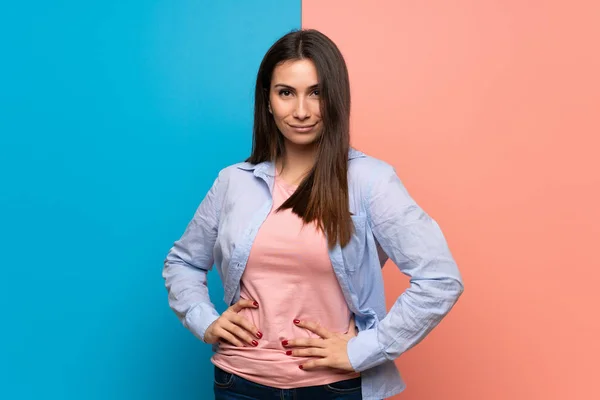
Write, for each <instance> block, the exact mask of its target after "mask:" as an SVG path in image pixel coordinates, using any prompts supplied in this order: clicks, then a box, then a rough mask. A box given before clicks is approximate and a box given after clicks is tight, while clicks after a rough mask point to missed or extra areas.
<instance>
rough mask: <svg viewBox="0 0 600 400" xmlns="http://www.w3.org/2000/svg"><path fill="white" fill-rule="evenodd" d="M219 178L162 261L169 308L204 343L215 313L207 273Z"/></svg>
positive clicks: (217, 209)
mask: <svg viewBox="0 0 600 400" xmlns="http://www.w3.org/2000/svg"><path fill="white" fill-rule="evenodd" d="M220 186H221V178H217V179H216V180H215V182H214V183H213V185H212V187H211V188H210V190H209V192H208V193H207V194H206V196H205V197H204V199H203V200H202V202H201V203H200V205H199V207H198V208H197V210H196V212H195V214H194V217H193V219H192V220H191V221H190V223H189V224H188V226H187V228H186V230H185V232H184V233H183V236H182V237H181V238H180V239H179V240H178V241H176V242H175V243H174V245H173V247H172V248H171V249H170V251H169V253H168V254H167V257H166V259H165V261H164V266H163V271H162V276H163V278H164V280H165V286H166V288H167V292H168V298H169V306H170V307H171V309H172V310H173V311H174V312H175V314H176V315H177V317H178V318H179V320H180V321H181V322H182V323H183V325H184V326H185V327H186V328H187V329H189V330H190V331H191V332H192V333H193V334H194V335H195V336H196V337H197V338H199V339H200V340H202V341H203V342H204V334H205V332H206V329H207V328H208V327H209V326H210V324H212V323H213V322H214V321H215V320H216V319H217V318H219V313H218V312H217V310H216V309H215V306H214V305H213V304H212V302H211V301H210V296H209V293H208V286H207V273H208V271H210V269H211V268H212V265H213V263H214V258H213V249H214V245H215V241H216V239H217V230H218V221H219V212H220V207H221V203H222V201H221V200H220V193H219V192H220V191H219V188H220Z"/></svg>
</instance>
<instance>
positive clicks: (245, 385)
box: [213, 367, 362, 400]
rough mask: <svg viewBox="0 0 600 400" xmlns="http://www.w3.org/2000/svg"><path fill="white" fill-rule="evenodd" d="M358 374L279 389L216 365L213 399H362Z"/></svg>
mask: <svg viewBox="0 0 600 400" xmlns="http://www.w3.org/2000/svg"><path fill="white" fill-rule="evenodd" d="M360 384H361V379H360V377H358V378H354V379H348V380H345V381H340V382H335V383H331V384H329V385H321V386H308V387H301V388H296V389H278V388H274V387H270V386H264V385H259V384H258V383H254V382H250V381H248V380H246V379H244V378H242V377H239V376H237V375H234V374H230V373H229V372H225V371H223V370H222V369H220V368H218V367H215V383H214V385H213V386H214V391H215V400H361V399H362V394H361V388H360V386H361V385H360Z"/></svg>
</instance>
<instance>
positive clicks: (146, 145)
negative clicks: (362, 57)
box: [0, 0, 301, 400]
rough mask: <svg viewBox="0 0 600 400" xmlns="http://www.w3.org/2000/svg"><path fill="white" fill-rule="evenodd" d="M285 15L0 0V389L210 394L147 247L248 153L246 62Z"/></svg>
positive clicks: (156, 245)
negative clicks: (224, 170) (1, 1)
mask: <svg viewBox="0 0 600 400" xmlns="http://www.w3.org/2000/svg"><path fill="white" fill-rule="evenodd" d="M300 12H301V10H300V0H293V1H290V0H286V1H281V0H271V1H267V0H253V1H242V0H239V1H211V2H209V1H173V0H163V1H148V0H145V1H141V0H131V1H126V0H125V1H123V0H121V1H116V0H104V1H74V0H65V1H53V2H42V1H33V2H31V1H30V2H12V3H7V4H6V5H3V6H2V10H1V11H0V57H1V62H0V251H1V253H0V254H1V255H2V260H3V263H2V279H0V282H1V288H0V289H1V290H0V292H1V294H0V296H1V298H0V300H1V304H2V312H3V318H2V320H3V323H2V329H1V331H0V335H1V336H2V337H1V339H2V340H1V341H0V343H1V344H0V352H1V353H0V398H6V399H8V398H11V399H12V398H14V399H78V400H80V399H107V398H109V396H110V398H113V399H127V400H131V399H173V398H181V399H183V398H189V399H208V398H211V396H212V370H211V364H210V361H209V356H210V348H209V347H208V346H206V345H203V344H202V343H200V342H199V341H198V340H196V339H195V338H194V337H193V335H192V334H191V333H189V332H188V331H186V330H185V329H184V328H183V327H182V326H181V325H180V323H179V322H178V321H177V319H176V317H175V315H174V314H173V313H172V312H171V311H170V309H169V308H168V305H167V295H166V290H165V289H164V284H163V280H162V277H161V269H162V261H163V259H164V257H165V255H166V252H167V251H168V249H169V248H170V246H171V245H172V243H173V241H174V240H176V239H177V238H178V237H179V235H180V234H181V233H182V232H183V229H184V228H185V225H186V224H187V222H188V221H189V219H190V218H191V217H192V215H193V212H194V210H195V208H196V207H197V205H198V203H199V202H200V200H201V199H202V197H203V196H204V194H205V192H206V191H207V190H208V188H209V186H210V184H211V183H212V181H213V179H214V178H215V177H216V174H217V172H218V170H219V169H221V168H222V167H224V166H226V165H228V164H231V163H234V162H237V161H241V160H242V159H244V158H245V157H246V156H247V155H248V154H249V150H250V143H251V142H250V140H251V121H252V93H253V81H254V77H255V74H256V70H257V68H258V64H259V62H260V59H261V58H262V56H263V54H264V52H265V51H266V50H267V48H268V47H269V46H270V45H271V43H272V42H273V41H274V40H276V39H277V38H278V37H279V36H281V35H283V34H284V33H286V32H288V31H290V30H291V29H295V28H299V27H300ZM210 278H212V279H211V280H212V282H211V292H212V295H213V299H214V300H215V302H216V303H217V304H218V305H219V307H220V309H223V307H224V304H223V303H222V300H221V297H222V289H221V288H220V282H219V281H218V277H217V275H216V273H215V272H214V271H213V272H211V275H210Z"/></svg>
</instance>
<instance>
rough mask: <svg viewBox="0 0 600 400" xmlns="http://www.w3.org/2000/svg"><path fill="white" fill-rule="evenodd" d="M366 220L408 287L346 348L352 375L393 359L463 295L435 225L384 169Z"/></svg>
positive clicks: (370, 199)
mask: <svg viewBox="0 0 600 400" xmlns="http://www.w3.org/2000/svg"><path fill="white" fill-rule="evenodd" d="M368 218H369V223H370V225H371V228H372V230H373V233H374V235H375V238H376V239H377V241H378V242H379V244H380V245H381V247H382V249H383V250H384V251H385V253H386V254H387V255H388V256H389V257H390V258H391V259H392V261H394V263H395V264H396V265H397V266H398V267H399V268H400V270H401V271H402V273H404V274H406V275H407V276H409V277H410V287H409V288H408V289H407V290H406V291H405V292H404V293H403V294H402V295H401V296H400V297H398V299H397V300H396V302H395V303H394V305H393V306H392V308H391V310H390V312H389V313H388V314H387V315H386V316H385V318H383V319H382V320H381V321H380V322H379V324H378V325H377V326H376V327H375V328H373V329H369V330H365V331H362V332H359V334H358V336H356V337H355V338H353V339H351V340H350V342H349V343H348V357H349V359H350V363H351V364H352V366H353V368H354V369H355V370H356V371H363V370H366V369H369V368H372V367H374V366H376V365H379V364H382V363H383V362H385V361H387V360H394V359H396V358H397V357H398V356H400V355H401V354H402V353H404V352H405V351H407V350H408V349H410V348H411V347H413V346H414V345H415V344H417V343H419V342H420V341H421V340H422V339H423V338H424V337H425V336H426V335H427V334H428V333H429V332H430V331H431V330H432V329H433V328H434V327H435V326H436V325H437V324H438V323H439V322H440V321H441V320H442V318H443V317H444V316H445V315H446V314H447V313H448V312H449V311H450V309H451V308H452V307H453V306H454V304H455V303H456V301H457V300H458V298H459V296H460V295H461V293H462V292H463V284H462V279H461V276H460V273H459V271H458V268H457V266H456V263H455V262H454V260H453V258H452V255H451V254H450V251H449V249H448V246H447V244H446V240H445V239H444V236H443V234H442V232H441V230H440V228H439V226H438V224H437V223H436V222H435V221H434V220H433V219H432V218H430V217H429V216H428V215H427V214H426V213H425V212H424V211H423V210H422V209H421V208H420V207H419V206H418V205H417V204H416V203H415V201H414V200H413V199H412V198H411V197H410V195H409V194H408V192H407V191H406V189H405V188H404V185H403V184H402V182H401V181H400V179H399V178H398V176H397V175H396V173H395V171H394V169H393V168H392V167H390V166H388V165H386V166H385V167H384V170H383V171H382V172H381V173H378V174H377V178H376V181H375V182H374V183H373V184H372V185H371V188H370V190H369V193H368Z"/></svg>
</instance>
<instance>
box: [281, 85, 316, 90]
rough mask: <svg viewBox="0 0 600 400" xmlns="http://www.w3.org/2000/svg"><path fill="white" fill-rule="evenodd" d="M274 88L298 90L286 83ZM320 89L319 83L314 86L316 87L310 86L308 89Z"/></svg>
mask: <svg viewBox="0 0 600 400" xmlns="http://www.w3.org/2000/svg"><path fill="white" fill-rule="evenodd" d="M273 87H275V88H276V87H281V88H285V89H292V90H296V88H295V87H293V86H290V85H286V84H285V83H277V84H275V85H274V86H273ZM318 88H319V84H318V83H316V84H314V85H312V86H310V87H309V88H308V90H315V89H318Z"/></svg>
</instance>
